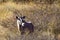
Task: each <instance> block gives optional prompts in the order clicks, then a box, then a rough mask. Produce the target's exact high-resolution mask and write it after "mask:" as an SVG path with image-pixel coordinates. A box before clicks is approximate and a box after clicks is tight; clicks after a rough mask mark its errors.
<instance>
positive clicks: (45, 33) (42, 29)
mask: <svg viewBox="0 0 60 40" xmlns="http://www.w3.org/2000/svg"><path fill="white" fill-rule="evenodd" d="M16 12H17V13H16ZM20 14H22V15H23V16H26V21H32V23H33V24H34V33H33V34H29V35H28V34H27V32H26V34H24V35H20V32H18V30H17V25H16V18H15V17H16V15H18V16H21V15H20ZM0 40H60V0H53V1H52V0H51V1H49V0H0Z"/></svg>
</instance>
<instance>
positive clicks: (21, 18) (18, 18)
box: [16, 16, 25, 22]
mask: <svg viewBox="0 0 60 40" xmlns="http://www.w3.org/2000/svg"><path fill="white" fill-rule="evenodd" d="M16 19H17V20H19V21H20V22H22V20H24V19H25V16H23V17H18V16H16Z"/></svg>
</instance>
